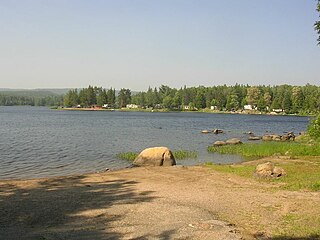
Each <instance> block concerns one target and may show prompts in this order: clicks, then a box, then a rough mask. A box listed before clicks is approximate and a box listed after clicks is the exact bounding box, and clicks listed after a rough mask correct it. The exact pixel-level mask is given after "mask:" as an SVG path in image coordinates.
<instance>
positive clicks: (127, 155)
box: [116, 152, 138, 161]
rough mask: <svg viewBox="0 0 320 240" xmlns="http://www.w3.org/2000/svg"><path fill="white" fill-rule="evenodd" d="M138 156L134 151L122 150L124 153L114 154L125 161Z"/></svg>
mask: <svg viewBox="0 0 320 240" xmlns="http://www.w3.org/2000/svg"><path fill="white" fill-rule="evenodd" d="M137 156H138V153H136V152H124V153H118V154H117V155H116V157H117V158H119V159H122V160H127V161H133V160H134V159H135V158H136V157H137Z"/></svg>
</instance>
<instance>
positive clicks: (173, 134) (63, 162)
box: [0, 107, 309, 179]
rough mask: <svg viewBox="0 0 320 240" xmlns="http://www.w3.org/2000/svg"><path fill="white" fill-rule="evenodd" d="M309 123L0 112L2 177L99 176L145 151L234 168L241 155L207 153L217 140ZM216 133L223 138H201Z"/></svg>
mask: <svg viewBox="0 0 320 240" xmlns="http://www.w3.org/2000/svg"><path fill="white" fill-rule="evenodd" d="M308 121H309V119H308V118H307V117H296V116H262V115H235V114H208V113H179V112H177V113H151V112H150V113H148V112H147V113H146V112H117V111H116V112H108V111H95V112H86V111H57V110H49V109H47V108H40V107H0V123H1V125H0V151H1V155H0V178H2V179H3V178H33V177H47V176H59V175H67V174H75V173H83V172H93V171H100V170H103V169H105V168H109V169H115V168H124V167H128V166H130V163H128V162H127V161H124V160H119V159H117V158H116V157H115V155H116V154H118V153H120V152H129V151H132V152H139V151H141V150H143V149H144V148H147V147H152V146H167V147H169V148H171V149H172V150H179V149H185V150H192V151H193V150H194V151H197V152H198V153H199V154H198V155H199V157H198V159H196V160H192V159H189V160H182V161H179V162H178V164H183V165H192V164H201V163H203V162H214V163H232V162H239V161H241V157H239V156H229V155H220V154H217V153H208V152H207V146H209V145H211V144H212V143H213V142H215V141H217V140H226V139H228V138H233V137H239V138H241V139H242V140H243V141H246V139H247V135H245V134H244V133H245V132H248V131H252V132H254V133H255V134H256V135H262V134H264V133H266V132H274V133H282V132H284V131H294V132H296V133H297V132H300V131H305V129H306V125H307V124H308ZM214 128H219V129H223V130H225V133H224V134H219V135H215V134H201V130H204V129H214Z"/></svg>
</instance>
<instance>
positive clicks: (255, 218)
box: [0, 166, 320, 240]
mask: <svg viewBox="0 0 320 240" xmlns="http://www.w3.org/2000/svg"><path fill="white" fill-rule="evenodd" d="M276 188H277V186H276V185H275V184H269V183H261V182H258V181H255V180H251V179H245V178H241V177H238V176H235V175H231V174H225V173H219V172H216V171H213V170H211V169H209V168H207V167H201V166H193V167H182V166H175V167H147V168H144V167H140V168H131V169H123V170H119V171H108V172H103V173H95V174H85V175H78V176H69V177H58V178H47V179H33V180H14V181H13V180H7V181H6V180H2V181H0V239H32V240H34V239H39V240H40V239H42V240H45V239H48V240H49V239H256V238H257V239H268V237H271V236H272V235H273V234H274V232H275V231H277V229H278V228H279V224H280V222H281V219H283V216H285V215H286V214H288V213H291V212H296V213H304V212H318V213H319V212H320V193H319V192H301V191H300V192H289V191H283V190H275V189H276Z"/></svg>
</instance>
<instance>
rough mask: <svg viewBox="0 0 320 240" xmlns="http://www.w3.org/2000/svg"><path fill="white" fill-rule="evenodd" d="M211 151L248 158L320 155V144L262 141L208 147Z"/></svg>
mask: <svg viewBox="0 0 320 240" xmlns="http://www.w3.org/2000/svg"><path fill="white" fill-rule="evenodd" d="M208 151H209V152H218V153H221V154H240V155H242V156H244V157H246V158H249V159H251V158H261V157H268V156H272V155H275V154H276V155H289V156H292V157H295V156H320V144H318V143H315V144H302V143H296V142H262V143H260V144H255V143H245V144H239V145H225V146H219V147H214V146H210V147H208Z"/></svg>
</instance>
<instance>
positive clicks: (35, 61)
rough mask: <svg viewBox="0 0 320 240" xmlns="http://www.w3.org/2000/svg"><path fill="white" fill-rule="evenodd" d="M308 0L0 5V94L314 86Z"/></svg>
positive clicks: (313, 16)
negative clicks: (8, 91)
mask: <svg viewBox="0 0 320 240" xmlns="http://www.w3.org/2000/svg"><path fill="white" fill-rule="evenodd" d="M315 9H316V1H314V0H281V1H280V0H268V1H263V0H228V1H227V0H219V1H218V0H109V1H108V0H87V1H81V0H33V1H31V0H20V1H16V0H0V88H76V87H86V86H88V85H89V84H91V85H97V86H102V87H105V88H109V87H115V88H122V87H125V88H130V89H132V90H146V89H147V88H148V86H151V87H156V86H160V85H161V84H166V85H169V86H171V87H181V86H184V85H187V86H199V85H204V86H212V85H220V84H227V85H233V84H235V83H243V84H250V85H255V84H266V85H268V84H271V85H274V84H285V83H287V84H292V85H304V84H306V83H310V84H317V85H319V84H320V46H317V45H316V39H317V35H316V33H315V31H314V30H313V24H314V22H315V21H316V20H317V19H318V14H317V12H316V11H315Z"/></svg>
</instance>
